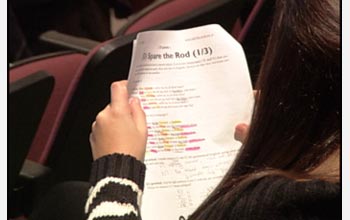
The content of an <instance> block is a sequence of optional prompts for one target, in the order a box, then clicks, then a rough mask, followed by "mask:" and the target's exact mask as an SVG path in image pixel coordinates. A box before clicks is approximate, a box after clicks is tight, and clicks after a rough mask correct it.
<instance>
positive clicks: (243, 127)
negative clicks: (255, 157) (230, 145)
mask: <svg viewBox="0 0 350 220" xmlns="http://www.w3.org/2000/svg"><path fill="white" fill-rule="evenodd" d="M248 131H249V126H248V125H247V124H244V123H242V124H238V125H237V126H236V128H235V135H234V136H235V139H236V140H237V141H239V142H241V143H243V142H244V140H245V139H246V138H247V136H248Z"/></svg>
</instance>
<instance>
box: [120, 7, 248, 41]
mask: <svg viewBox="0 0 350 220" xmlns="http://www.w3.org/2000/svg"><path fill="white" fill-rule="evenodd" d="M243 2H244V1H241V0H238V1H232V0H191V1H188V0H169V1H155V2H154V3H153V4H151V5H149V6H148V7H146V8H145V9H143V10H141V11H140V12H139V13H137V14H135V15H134V16H133V17H131V19H130V20H129V21H128V22H127V23H126V24H125V25H124V26H123V27H122V28H121V29H120V30H119V31H118V32H117V33H116V36H122V35H127V34H131V33H137V32H139V31H144V30H148V29H164V27H166V28H167V29H173V28H172V26H174V25H172V22H175V23H177V25H179V20H178V19H180V20H181V19H182V20H183V25H185V24H186V26H183V28H190V27H194V26H196V25H195V24H200V25H204V24H209V23H220V24H221V25H222V26H224V28H228V29H231V28H232V25H233V23H234V21H235V19H236V18H237V12H239V11H240V9H241V8H242V5H243ZM224 8H226V10H225V9H224ZM201 15H205V16H201ZM197 19H202V21H199V20H197ZM197 26H198V25H197ZM228 26H229V27H228ZM174 28H175V27H174Z"/></svg>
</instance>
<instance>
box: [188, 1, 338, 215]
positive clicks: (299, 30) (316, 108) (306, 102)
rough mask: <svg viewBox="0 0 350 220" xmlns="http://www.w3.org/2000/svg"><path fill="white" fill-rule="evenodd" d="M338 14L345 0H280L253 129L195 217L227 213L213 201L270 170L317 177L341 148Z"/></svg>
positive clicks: (263, 68)
mask: <svg viewBox="0 0 350 220" xmlns="http://www.w3.org/2000/svg"><path fill="white" fill-rule="evenodd" d="M339 19H340V17H339V0H311V1H310V0H292V1H288V0H287V1H286V0H276V3H275V15H274V20H273V24H272V28H271V33H270V37H269V40H268V45H267V49H266V52H265V55H264V59H263V63H262V67H261V70H260V73H259V78H258V81H257V85H256V89H257V90H258V93H257V97H256V104H255V108H254V113H253V117H252V121H251V126H250V131H249V134H248V137H247V139H246V141H245V143H244V144H243V146H242V147H241V150H240V153H239V155H238V156H237V158H236V160H235V163H234V164H233V166H232V167H231V168H230V170H229V171H228V173H227V174H226V176H225V178H224V179H223V181H222V182H221V183H220V184H219V186H218V187H217V188H216V189H215V190H214V192H213V193H212V194H211V196H209V198H208V199H207V200H206V201H205V202H204V203H203V204H202V205H201V206H200V207H199V209H197V211H196V212H195V213H194V215H193V216H192V218H191V219H220V218H218V216H212V217H208V216H209V215H210V216H211V214H209V213H210V212H211V210H210V209H212V210H213V209H215V207H214V206H215V205H214V204H215V203H216V204H225V202H222V201H220V199H221V198H222V197H223V195H225V194H227V193H228V192H230V194H231V193H232V192H231V191H236V192H238V191H239V189H240V186H241V185H242V184H246V183H247V182H249V180H251V181H253V180H254V179H256V178H260V177H262V176H264V175H270V174H271V175H273V174H279V175H282V174H283V175H286V176H289V177H292V178H296V179H298V178H299V177H300V178H313V177H312V176H310V175H309V174H310V171H312V170H313V169H315V168H316V167H318V166H319V165H320V164H322V162H323V161H325V160H326V159H327V158H328V156H329V155H331V154H332V153H333V152H335V151H336V150H337V149H339V146H340V120H341V118H340V117H341V116H340V105H341V90H340V83H341V81H340V74H341V73H340V66H341V63H340V29H339V22H340V21H339ZM323 177H324V179H326V180H327V174H324V176H323ZM314 178H318V177H314ZM338 178H339V176H338ZM321 179H322V176H321ZM226 198H227V197H226ZM218 201H220V202H218ZM209 207H210V208H209ZM217 208H218V207H216V209H217Z"/></svg>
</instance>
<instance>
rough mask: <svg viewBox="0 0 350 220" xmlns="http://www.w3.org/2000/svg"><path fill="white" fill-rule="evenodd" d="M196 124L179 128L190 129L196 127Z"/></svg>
mask: <svg viewBox="0 0 350 220" xmlns="http://www.w3.org/2000/svg"><path fill="white" fill-rule="evenodd" d="M196 126H197V124H190V125H181V126H180V128H192V127H196Z"/></svg>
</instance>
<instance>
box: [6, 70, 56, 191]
mask: <svg viewBox="0 0 350 220" xmlns="http://www.w3.org/2000/svg"><path fill="white" fill-rule="evenodd" d="M53 87H54V78H53V77H52V76H51V75H49V74H48V73H46V72H43V71H39V72H35V73H32V74H29V75H28V76H25V77H23V78H21V79H18V80H13V81H11V82H10V85H9V114H8V115H9V120H8V127H9V142H8V143H9V147H8V149H9V156H10V157H9V182H10V185H9V187H8V190H11V189H12V188H13V187H14V184H15V182H16V180H17V177H18V174H19V172H20V169H21V167H22V166H23V163H24V160H25V158H26V156H27V154H28V152H29V149H30V146H31V144H32V141H33V139H34V136H35V134H36V131H37V129H38V127H39V123H40V121H41V119H42V115H43V113H44V111H45V108H46V106H47V102H48V100H49V98H50V96H51V93H52V90H53Z"/></svg>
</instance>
